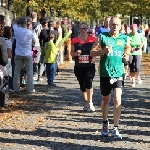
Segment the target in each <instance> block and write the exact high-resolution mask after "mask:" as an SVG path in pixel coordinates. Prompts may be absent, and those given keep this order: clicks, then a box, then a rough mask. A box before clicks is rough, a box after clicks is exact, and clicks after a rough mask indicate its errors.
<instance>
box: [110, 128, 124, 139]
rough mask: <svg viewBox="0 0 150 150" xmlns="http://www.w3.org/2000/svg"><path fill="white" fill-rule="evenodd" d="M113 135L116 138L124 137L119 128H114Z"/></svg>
mask: <svg viewBox="0 0 150 150" xmlns="http://www.w3.org/2000/svg"><path fill="white" fill-rule="evenodd" d="M112 136H113V138H114V139H122V136H121V134H120V133H119V131H118V128H114V130H113V132H112Z"/></svg>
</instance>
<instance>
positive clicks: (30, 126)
mask: <svg viewBox="0 0 150 150" xmlns="http://www.w3.org/2000/svg"><path fill="white" fill-rule="evenodd" d="M73 65H74V64H71V63H70V64H65V65H64V66H65V67H64V69H62V72H61V75H58V76H57V77H56V79H55V83H56V84H57V87H56V88H51V89H48V88H47V86H46V84H44V81H43V84H41V85H36V91H37V92H36V93H35V95H34V96H33V97H32V99H28V98H25V93H24V92H21V94H20V96H18V100H17V102H16V107H17V109H15V108H14V107H13V109H8V111H1V112H3V114H2V113H1V116H0V118H1V124H0V149H2V150H113V149H118V150H128V149H129V150H130V149H133V150H148V149H150V125H149V124H150V94H149V93H150V78H148V77H146V76H144V74H143V75H142V78H143V84H142V85H136V87H135V88H131V85H130V81H129V80H126V82H125V88H124V91H123V98H122V116H121V120H120V131H121V134H122V136H123V139H122V141H114V140H113V139H112V138H111V137H107V138H106V137H105V138H104V137H102V136H101V134H100V129H101V121H102V117H101V111H100V107H99V106H100V102H101V96H100V90H99V77H98V76H97V73H96V77H95V79H94V83H93V84H94V96H93V102H94V105H95V107H96V111H95V112H94V113H85V112H83V111H82V109H83V104H84V103H83V100H82V96H81V93H80V91H79V86H78V82H77V80H76V78H75V76H74V74H73ZM17 104H19V105H17ZM112 108H113V103H112V102H111V103H110V112H109V119H110V129H112V128H113V121H112ZM8 116H9V117H8Z"/></svg>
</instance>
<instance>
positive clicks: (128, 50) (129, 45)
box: [124, 37, 131, 55]
mask: <svg viewBox="0 0 150 150" xmlns="http://www.w3.org/2000/svg"><path fill="white" fill-rule="evenodd" d="M130 52H131V43H130V38H129V37H127V44H126V46H125V49H124V55H129V54H130Z"/></svg>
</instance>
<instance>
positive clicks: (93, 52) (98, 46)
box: [90, 37, 107, 56]
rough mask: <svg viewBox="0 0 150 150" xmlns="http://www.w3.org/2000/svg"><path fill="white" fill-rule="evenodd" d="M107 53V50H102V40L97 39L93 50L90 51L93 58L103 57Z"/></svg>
mask: <svg viewBox="0 0 150 150" xmlns="http://www.w3.org/2000/svg"><path fill="white" fill-rule="evenodd" d="M105 53H107V52H106V51H105V48H104V49H103V50H101V39H100V38H99V37H97V39H96V42H95V43H94V44H93V47H92V50H91V51H90V55H91V56H102V55H103V54H105Z"/></svg>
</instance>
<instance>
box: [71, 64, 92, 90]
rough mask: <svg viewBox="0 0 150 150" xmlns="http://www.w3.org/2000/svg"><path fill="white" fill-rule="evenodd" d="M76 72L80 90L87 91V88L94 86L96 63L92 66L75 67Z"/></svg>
mask: <svg viewBox="0 0 150 150" xmlns="http://www.w3.org/2000/svg"><path fill="white" fill-rule="evenodd" d="M74 74H75V76H76V77H77V80H78V81H79V84H80V90H81V91H82V92H85V91H86V89H91V88H92V82H93V78H94V76H95V65H94V64H93V65H92V66H90V67H78V66H75V67H74Z"/></svg>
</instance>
